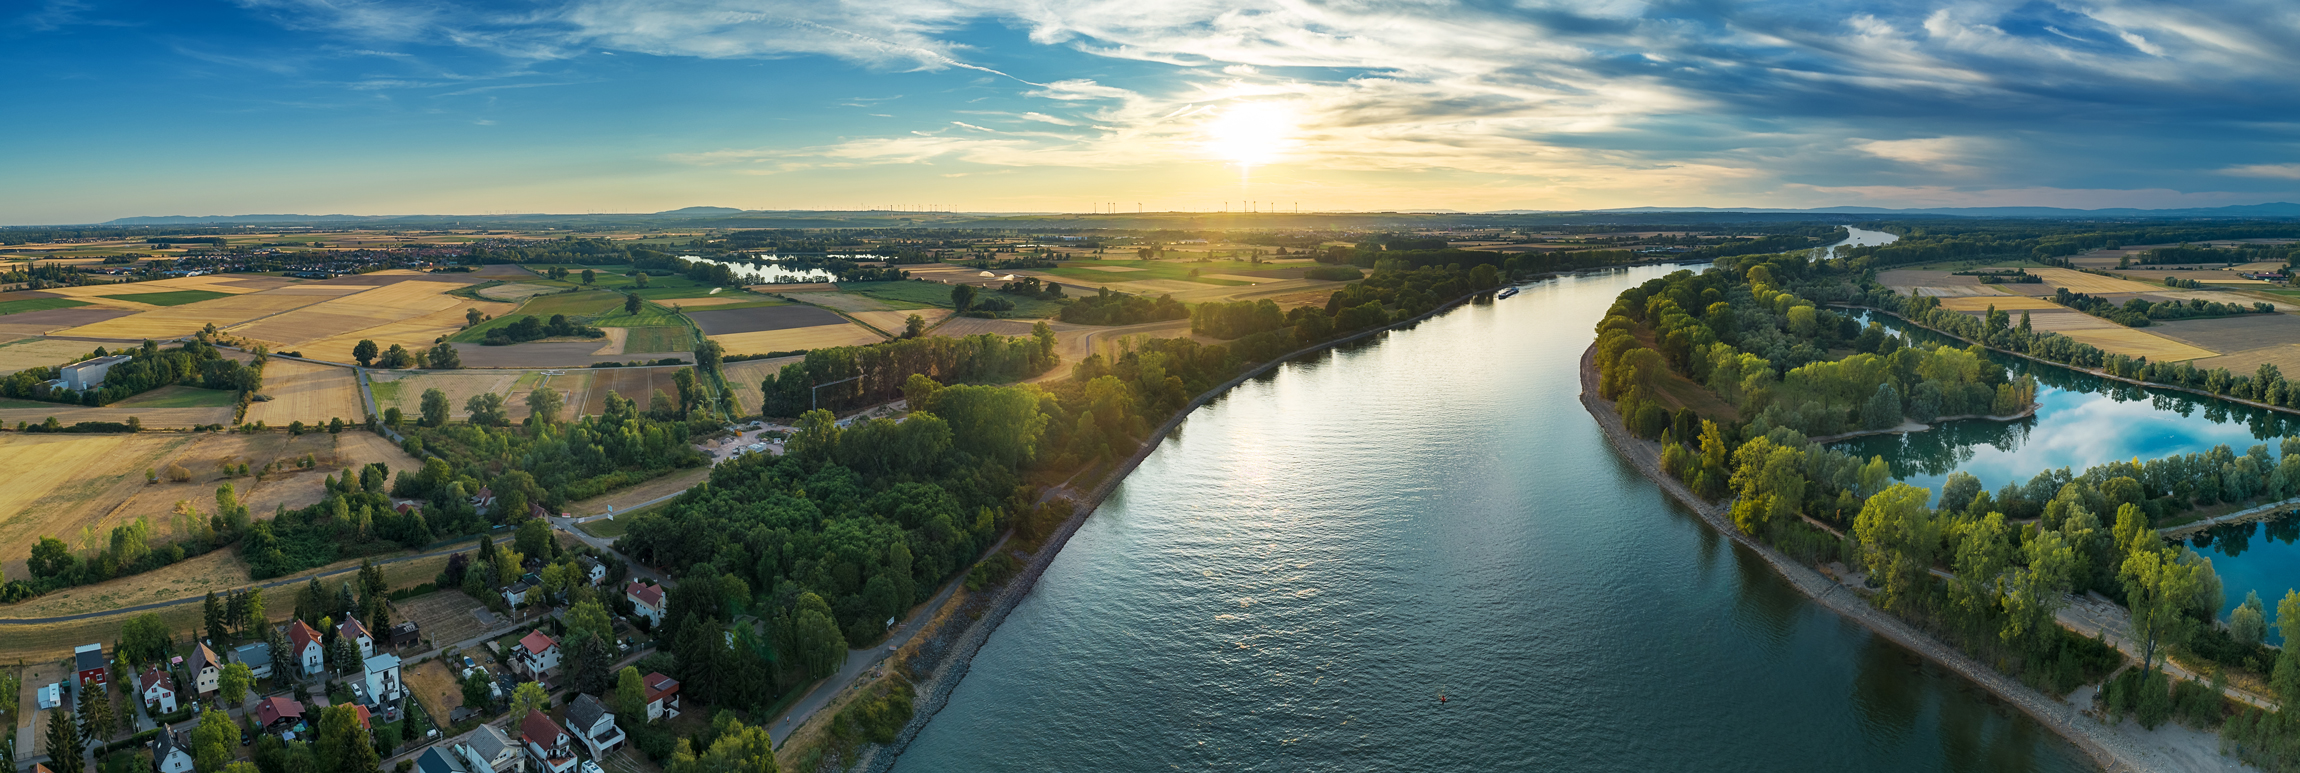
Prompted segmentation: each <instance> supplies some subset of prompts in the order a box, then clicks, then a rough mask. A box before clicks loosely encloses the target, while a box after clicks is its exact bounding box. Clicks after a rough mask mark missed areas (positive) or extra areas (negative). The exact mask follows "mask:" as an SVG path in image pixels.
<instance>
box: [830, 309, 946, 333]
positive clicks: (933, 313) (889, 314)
mask: <svg viewBox="0 0 2300 773" xmlns="http://www.w3.org/2000/svg"><path fill="white" fill-rule="evenodd" d="M913 314H916V315H918V316H919V317H920V318H921V319H924V320H926V325H927V327H933V326H934V323H936V322H941V321H942V320H943V319H945V318H948V317H949V316H950V310H949V309H917V310H899V311H852V312H847V316H850V317H854V318H855V319H856V320H857V321H859V322H862V323H863V324H865V325H869V326H871V327H875V328H878V329H880V330H884V331H886V332H887V334H888V335H902V329H903V327H904V326H905V325H908V324H910V316H911V315H913Z"/></svg>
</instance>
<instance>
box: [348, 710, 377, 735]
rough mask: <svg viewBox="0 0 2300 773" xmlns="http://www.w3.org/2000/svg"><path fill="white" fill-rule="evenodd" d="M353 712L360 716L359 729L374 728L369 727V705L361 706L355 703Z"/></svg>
mask: <svg viewBox="0 0 2300 773" xmlns="http://www.w3.org/2000/svg"><path fill="white" fill-rule="evenodd" d="M351 713H352V714H353V715H354V716H357V717H359V729H361V730H371V729H373V728H371V727H369V726H368V717H369V716H370V715H369V714H368V713H367V707H366V706H360V705H356V704H355V705H353V706H352V707H351Z"/></svg>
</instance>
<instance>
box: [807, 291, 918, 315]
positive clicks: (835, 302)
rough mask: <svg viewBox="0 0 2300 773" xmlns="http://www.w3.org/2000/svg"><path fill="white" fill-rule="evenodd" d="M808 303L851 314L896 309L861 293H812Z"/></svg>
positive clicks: (808, 296) (809, 295) (808, 297)
mask: <svg viewBox="0 0 2300 773" xmlns="http://www.w3.org/2000/svg"><path fill="white" fill-rule="evenodd" d="M807 302H808V303H812V304H814V305H817V306H825V307H829V308H833V309H838V310H839V311H844V312H847V313H850V314H852V313H855V312H863V311H890V310H893V309H894V306H893V305H891V304H888V303H885V302H883V301H880V300H879V299H877V298H873V297H870V296H868V295H863V294H861V293H811V294H808V295H807ZM939 311H942V312H943V313H946V314H947V313H949V312H950V310H949V309H940V310H939Z"/></svg>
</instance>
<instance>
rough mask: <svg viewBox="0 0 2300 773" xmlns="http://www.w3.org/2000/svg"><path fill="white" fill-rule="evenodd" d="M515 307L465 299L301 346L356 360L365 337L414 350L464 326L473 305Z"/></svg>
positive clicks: (487, 310) (310, 352)
mask: <svg viewBox="0 0 2300 773" xmlns="http://www.w3.org/2000/svg"><path fill="white" fill-rule="evenodd" d="M515 308H518V307H517V306H516V305H514V304H509V303H490V302H486V301H463V302H461V303H458V304H456V305H455V306H452V307H449V308H446V309H441V310H439V311H434V312H431V313H429V314H425V315H423V316H420V317H411V318H408V319H403V320H400V321H398V322H392V323H388V324H384V325H378V326H376V327H371V328H366V329H364V330H355V331H352V332H349V333H344V334H341V335H337V336H334V337H331V338H324V339H320V340H316V341H306V342H304V343H302V344H299V345H298V346H297V349H298V350H299V351H302V352H303V353H304V354H305V355H306V356H309V357H312V358H315V359H323V360H327V361H329V362H352V361H353V359H352V356H351V350H352V348H353V347H355V346H358V345H359V342H360V341H363V340H365V341H374V342H375V345H376V348H378V349H389V348H391V346H392V344H398V345H400V346H404V347H407V348H408V349H409V350H411V351H412V350H415V349H420V348H423V347H428V346H431V345H432V343H433V342H435V341H437V340H438V339H439V338H441V337H443V336H448V335H453V334H454V333H455V332H456V331H459V330H462V329H463V326H464V323H465V322H466V320H465V319H464V313H465V312H466V311H467V310H469V309H478V310H479V312H480V313H482V314H487V315H490V316H502V315H503V314H504V313H505V312H508V311H511V310H512V309H515ZM457 348H459V349H460V348H463V347H457Z"/></svg>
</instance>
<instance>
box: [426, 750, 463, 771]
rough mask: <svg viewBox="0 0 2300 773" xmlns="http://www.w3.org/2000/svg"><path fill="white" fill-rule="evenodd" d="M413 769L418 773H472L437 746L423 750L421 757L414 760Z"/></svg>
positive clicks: (453, 756)
mask: <svg viewBox="0 0 2300 773" xmlns="http://www.w3.org/2000/svg"><path fill="white" fill-rule="evenodd" d="M415 769H416V771H418V773H472V771H471V769H470V768H467V767H464V765H463V761H462V760H459V759H456V758H455V755H453V754H450V753H448V751H447V750H446V749H442V748H439V747H437V746H434V747H431V748H429V749H425V750H423V755H422V756H420V757H416V758H415Z"/></svg>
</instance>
